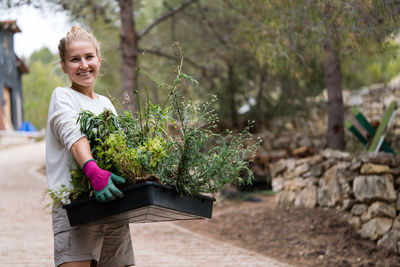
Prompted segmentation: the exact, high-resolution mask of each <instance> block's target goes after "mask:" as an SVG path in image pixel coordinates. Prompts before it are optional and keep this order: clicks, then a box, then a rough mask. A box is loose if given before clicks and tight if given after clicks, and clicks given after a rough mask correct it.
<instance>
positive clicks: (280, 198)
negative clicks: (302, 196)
mask: <svg viewBox="0 0 400 267" xmlns="http://www.w3.org/2000/svg"><path fill="white" fill-rule="evenodd" d="M295 199H296V193H295V192H291V191H290V192H289V191H280V192H278V193H277V194H276V200H277V203H278V205H280V206H284V207H290V206H293V204H294V201H295Z"/></svg>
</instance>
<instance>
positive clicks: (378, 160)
mask: <svg viewBox="0 0 400 267" xmlns="http://www.w3.org/2000/svg"><path fill="white" fill-rule="evenodd" d="M359 160H360V161H362V162H363V163H368V162H370V163H375V164H382V165H388V166H389V167H398V166H399V163H400V158H399V157H396V156H395V155H393V154H389V153H385V152H371V153H362V154H360V156H359Z"/></svg>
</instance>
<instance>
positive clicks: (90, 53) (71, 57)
mask: <svg viewBox="0 0 400 267" xmlns="http://www.w3.org/2000/svg"><path fill="white" fill-rule="evenodd" d="M89 55H94V53H93V52H89V53H86V54H85V55H84V56H89ZM80 56H81V55H72V56H69V57H68V59H73V58H76V57H80Z"/></svg>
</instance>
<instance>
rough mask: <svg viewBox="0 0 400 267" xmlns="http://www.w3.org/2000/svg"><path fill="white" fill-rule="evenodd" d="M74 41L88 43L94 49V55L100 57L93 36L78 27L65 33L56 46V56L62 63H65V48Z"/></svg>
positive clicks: (98, 46) (97, 45)
mask: <svg viewBox="0 0 400 267" xmlns="http://www.w3.org/2000/svg"><path fill="white" fill-rule="evenodd" d="M75 41H87V42H90V43H91V44H92V45H93V47H94V48H95V49H96V54H97V56H98V57H100V56H101V55H100V44H99V42H98V41H97V40H96V37H94V36H93V34H91V33H88V32H87V31H86V30H85V29H83V28H81V27H80V26H73V27H72V28H71V30H69V32H68V33H67V35H66V36H65V37H63V38H62V39H61V40H60V43H59V44H58V55H59V56H60V59H61V61H62V62H65V54H66V52H67V47H68V46H69V45H70V44H71V43H73V42H75Z"/></svg>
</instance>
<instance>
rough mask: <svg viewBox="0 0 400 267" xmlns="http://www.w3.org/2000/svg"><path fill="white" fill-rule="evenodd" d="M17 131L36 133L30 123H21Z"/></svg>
mask: <svg viewBox="0 0 400 267" xmlns="http://www.w3.org/2000/svg"><path fill="white" fill-rule="evenodd" d="M18 131H26V132H37V131H36V128H35V126H33V124H32V123H30V122H29V121H24V122H22V124H21V126H20V127H19V129H18Z"/></svg>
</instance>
